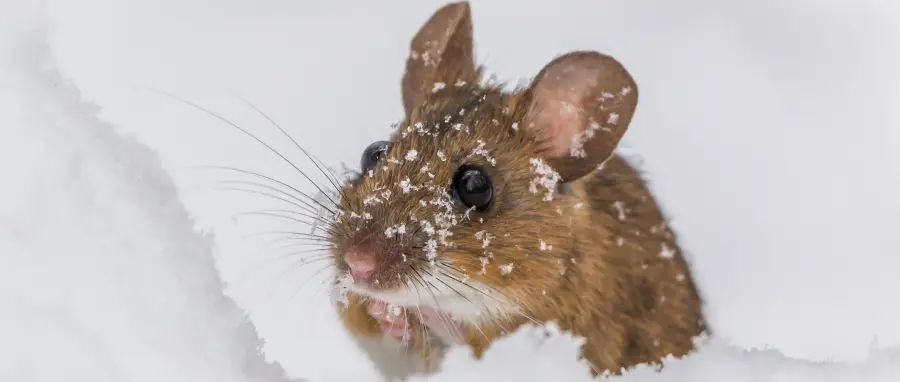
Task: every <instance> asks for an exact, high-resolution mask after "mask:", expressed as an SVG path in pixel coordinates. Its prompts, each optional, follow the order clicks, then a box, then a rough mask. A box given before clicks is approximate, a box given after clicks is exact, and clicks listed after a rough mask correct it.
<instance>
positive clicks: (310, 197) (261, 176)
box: [191, 166, 335, 215]
mask: <svg viewBox="0 0 900 382" xmlns="http://www.w3.org/2000/svg"><path fill="white" fill-rule="evenodd" d="M191 167H195V168H205V169H215V170H228V171H235V172H240V173H244V174H248V175H253V176H258V177H260V178H264V179H267V180H270V181H273V182H275V183H278V184H280V185H282V186H285V187H287V188H290V189H291V190H292V191H294V192H296V193H298V194H300V195H302V196H304V197H306V198H307V199H309V200H311V201H313V203H316V204H318V205H319V207H322V208H324V209H325V210H327V211H328V212H330V213H331V214H332V215H334V214H335V212H334V211H333V210H331V209H330V208H328V207H327V206H325V205H324V204H322V203H319V201H318V200H316V198H314V197H312V196H309V195H307V194H306V193H304V192H303V191H300V190H298V189H296V188H294V187H293V186H291V185H289V184H287V183H284V182H282V181H280V180H277V179H275V178H272V177H269V176H266V175H263V174H260V173H256V172H253V171H248V170H243V169H239V168H234V167H228V166H191Z"/></svg>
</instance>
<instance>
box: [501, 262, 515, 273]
mask: <svg viewBox="0 0 900 382" xmlns="http://www.w3.org/2000/svg"><path fill="white" fill-rule="evenodd" d="M499 268H500V274H502V275H504V276H505V275H508V274H510V273H511V272H512V270H513V263H509V264H504V265H501V266H500V267H499Z"/></svg>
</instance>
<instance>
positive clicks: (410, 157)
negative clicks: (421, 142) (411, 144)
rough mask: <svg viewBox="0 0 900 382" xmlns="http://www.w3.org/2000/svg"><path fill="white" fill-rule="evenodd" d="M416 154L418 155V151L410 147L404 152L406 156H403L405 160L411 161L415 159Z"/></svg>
mask: <svg viewBox="0 0 900 382" xmlns="http://www.w3.org/2000/svg"><path fill="white" fill-rule="evenodd" d="M418 156H419V152H418V151H416V150H412V149H410V150H409V151H407V152H406V157H405V158H406V160H408V161H412V160H416V158H417V157H418Z"/></svg>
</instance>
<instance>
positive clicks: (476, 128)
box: [357, 92, 515, 224]
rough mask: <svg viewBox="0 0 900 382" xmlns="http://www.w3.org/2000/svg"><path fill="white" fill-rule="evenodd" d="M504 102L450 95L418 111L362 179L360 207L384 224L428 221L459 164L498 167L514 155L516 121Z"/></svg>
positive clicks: (486, 95) (493, 96)
mask: <svg viewBox="0 0 900 382" xmlns="http://www.w3.org/2000/svg"><path fill="white" fill-rule="evenodd" d="M502 98H503V95H502V94H499V93H491V92H481V93H479V92H466V93H465V94H458V93H457V94H449V95H447V96H443V97H435V98H434V99H433V100H432V101H430V102H429V103H428V104H426V105H423V106H422V107H421V108H420V109H419V110H417V111H416V112H414V113H413V114H412V116H411V117H410V118H409V119H408V120H407V121H404V122H403V123H402V124H400V125H399V126H398V128H397V130H396V131H395V132H394V133H393V134H392V136H391V138H390V142H391V145H390V148H389V149H388V151H387V152H386V153H385V155H384V156H383V157H382V158H381V159H380V160H379V162H378V164H377V165H376V166H375V167H374V168H373V169H372V171H371V172H370V173H369V174H364V175H363V176H364V180H363V181H362V182H361V184H360V185H359V188H358V189H357V194H358V196H359V198H360V203H361V204H362V205H363V206H362V207H363V208H365V209H366V210H367V211H372V214H373V215H374V214H376V213H377V216H379V217H381V218H382V219H384V218H387V220H386V222H387V221H395V220H397V219H401V220H402V219H405V216H409V215H410V214H412V215H416V214H419V215H422V216H413V218H427V215H428V214H429V213H433V212H435V211H434V210H435V209H439V208H438V207H440V202H439V199H441V198H443V197H445V195H444V194H445V193H446V191H447V190H449V187H450V185H451V183H452V180H453V176H454V174H455V171H456V169H458V168H459V166H460V165H462V164H480V165H484V166H494V165H496V164H497V162H498V160H499V158H501V157H503V156H504V152H506V151H510V152H514V151H515V150H514V148H513V147H511V146H512V145H514V143H513V142H512V140H510V139H509V138H510V133H509V131H508V127H509V126H510V124H511V122H510V121H511V120H512V118H513V116H512V115H510V113H507V112H504V110H503V102H502ZM504 126H505V127H506V128H507V129H504ZM506 156H508V153H507V154H506ZM394 215H397V216H394ZM391 217H394V218H391ZM391 224H393V223H391Z"/></svg>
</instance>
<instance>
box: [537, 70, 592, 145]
mask: <svg viewBox="0 0 900 382" xmlns="http://www.w3.org/2000/svg"><path fill="white" fill-rule="evenodd" d="M553 82H555V84H554V85H555V86H554V87H555V89H552V91H551V90H550V89H541V90H540V91H539V93H538V94H537V97H538V104H537V105H538V107H539V108H540V109H538V110H537V115H535V119H534V123H535V124H536V125H537V127H538V128H539V129H540V130H542V134H543V136H542V137H543V139H542V141H541V144H540V146H539V147H538V151H539V152H540V153H541V154H542V155H544V156H546V157H548V158H557V157H561V156H563V155H569V154H570V152H571V150H572V147H573V146H572V145H573V143H574V141H575V139H576V137H577V136H578V135H579V134H580V133H581V130H582V129H583V127H584V126H583V125H584V114H585V111H584V108H583V103H582V102H581V100H580V99H579V98H580V96H581V95H583V94H584V89H578V87H566V86H560V85H562V83H560V82H561V81H553ZM579 87H581V86H579Z"/></svg>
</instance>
